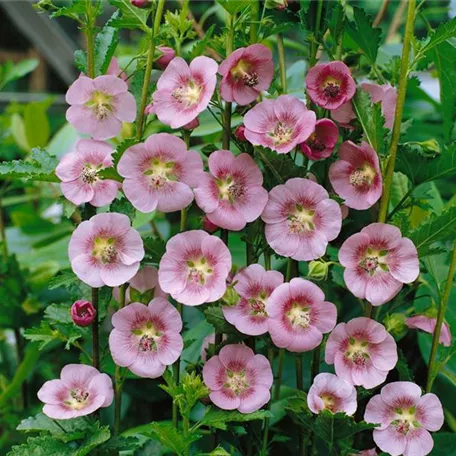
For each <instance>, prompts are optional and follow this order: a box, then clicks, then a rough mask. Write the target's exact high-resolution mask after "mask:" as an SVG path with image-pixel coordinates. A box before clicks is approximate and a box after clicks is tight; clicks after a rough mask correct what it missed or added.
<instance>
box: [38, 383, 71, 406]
mask: <svg viewBox="0 0 456 456" xmlns="http://www.w3.org/2000/svg"><path fill="white" fill-rule="evenodd" d="M67 394H68V387H66V386H65V385H64V384H63V382H62V380H60V379H56V380H48V381H47V382H45V383H44V384H43V386H42V387H41V388H40V389H39V390H38V393H37V395H38V399H39V400H40V401H41V402H44V403H45V404H60V403H61V402H62V398H63V397H66V396H67Z"/></svg>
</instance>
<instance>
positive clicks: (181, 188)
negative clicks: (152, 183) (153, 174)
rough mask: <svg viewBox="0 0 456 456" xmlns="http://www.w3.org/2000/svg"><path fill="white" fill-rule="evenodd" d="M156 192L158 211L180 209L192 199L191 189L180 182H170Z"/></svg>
mask: <svg viewBox="0 0 456 456" xmlns="http://www.w3.org/2000/svg"><path fill="white" fill-rule="evenodd" d="M157 193H158V205H157V210H159V211H160V212H175V211H180V210H181V209H184V208H185V207H187V206H188V205H189V204H190V203H191V202H192V201H193V192H192V190H191V189H190V187H189V186H188V185H186V184H184V183H182V182H170V183H169V184H167V185H165V186H164V187H163V188H161V189H160V191H159V192H157Z"/></svg>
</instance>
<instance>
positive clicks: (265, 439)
mask: <svg viewBox="0 0 456 456" xmlns="http://www.w3.org/2000/svg"><path fill="white" fill-rule="evenodd" d="M268 360H269V363H270V364H271V367H272V365H273V363H274V348H273V347H269V348H268ZM271 401H272V398H271V400H270V401H269V402H268V404H267V410H270V409H271ZM268 443H269V418H266V419H265V420H264V429H263V445H262V447H261V453H260V454H261V456H266V455H267V450H268Z"/></svg>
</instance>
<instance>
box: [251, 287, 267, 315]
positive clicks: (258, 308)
mask: <svg viewBox="0 0 456 456" xmlns="http://www.w3.org/2000/svg"><path fill="white" fill-rule="evenodd" d="M266 298H267V297H266V293H265V292H264V291H263V292H261V293H260V295H259V296H257V297H255V298H250V299H249V300H248V303H249V306H250V315H252V316H254V317H257V316H260V317H267V316H268V314H267V313H266V310H265V309H266V305H265V304H266Z"/></svg>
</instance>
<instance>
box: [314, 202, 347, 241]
mask: <svg viewBox="0 0 456 456" xmlns="http://www.w3.org/2000/svg"><path fill="white" fill-rule="evenodd" d="M315 212H316V213H317V214H318V224H317V229H318V230H322V231H323V233H324V234H325V236H326V239H327V240H328V241H333V240H334V239H336V238H337V236H339V233H340V230H341V228H342V211H341V209H340V206H339V204H337V202H336V201H334V200H330V199H326V200H323V201H320V202H319V203H318V204H317V206H316V208H315Z"/></svg>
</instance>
